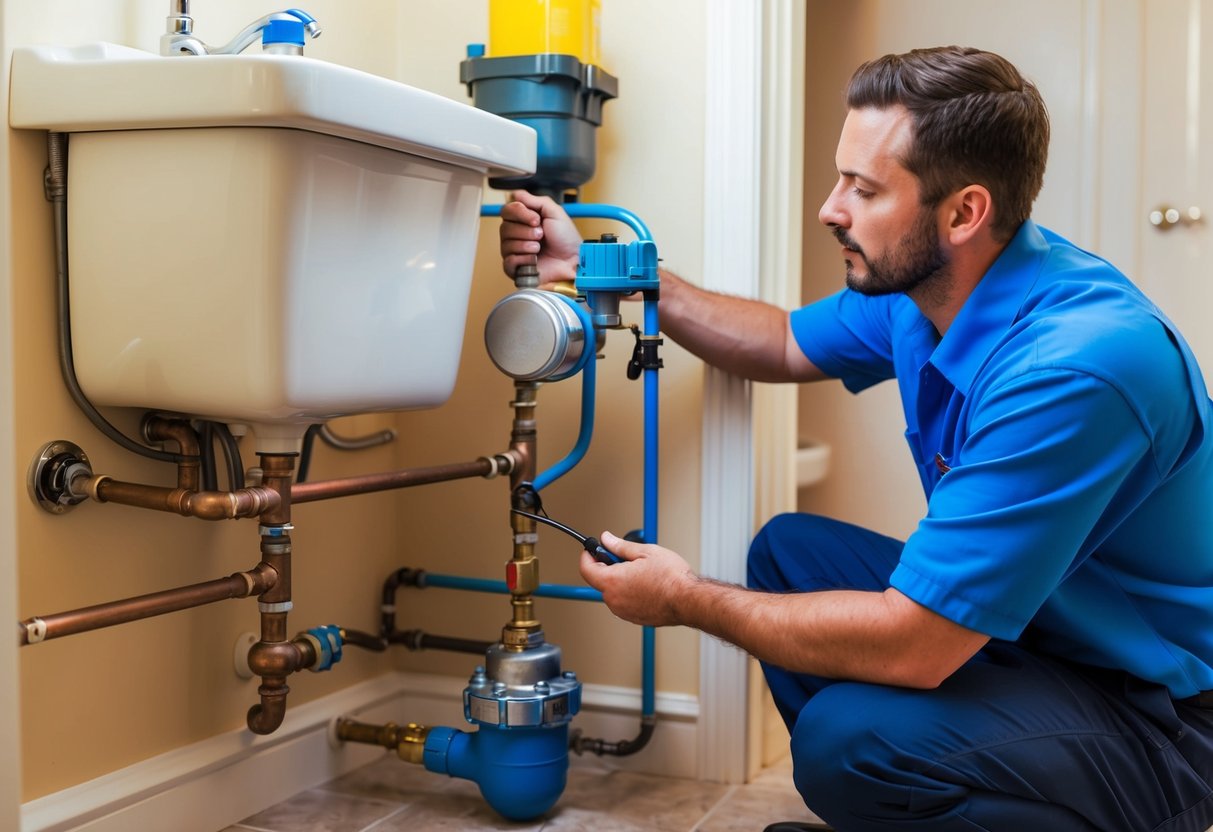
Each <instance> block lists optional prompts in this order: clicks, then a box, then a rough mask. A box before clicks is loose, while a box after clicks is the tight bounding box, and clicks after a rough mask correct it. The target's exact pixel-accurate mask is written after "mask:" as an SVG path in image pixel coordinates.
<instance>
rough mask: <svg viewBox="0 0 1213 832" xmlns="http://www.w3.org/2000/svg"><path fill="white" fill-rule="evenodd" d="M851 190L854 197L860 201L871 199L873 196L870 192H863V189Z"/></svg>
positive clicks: (853, 188)
mask: <svg viewBox="0 0 1213 832" xmlns="http://www.w3.org/2000/svg"><path fill="white" fill-rule="evenodd" d="M851 190H852V191H853V192H854V193H855V196H857V197H859V198H860V199H871V198H872V197H873V196H875V194H874V193H873V192H872V191H865V190H864V189H863V188H856V187H852V188H851Z"/></svg>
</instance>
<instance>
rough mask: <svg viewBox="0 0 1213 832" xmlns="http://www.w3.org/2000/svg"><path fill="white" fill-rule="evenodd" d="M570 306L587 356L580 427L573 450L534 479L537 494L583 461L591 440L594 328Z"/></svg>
mask: <svg viewBox="0 0 1213 832" xmlns="http://www.w3.org/2000/svg"><path fill="white" fill-rule="evenodd" d="M572 306H573V307H574V308H575V309H576V310H577V314H578V316H580V317H581V318H582V326H583V327H584V329H585V332H586V345H585V347H584V349H586V350H588V351H589V353H590V358H589V361H587V362H586V365H585V368H584V369H582V371H581V428H580V429H579V430H578V432H577V442H576V443H575V444H574V445H573V450H571V451H569V452H568V454H567V455H566V456H565V458H564V459H562V460H560V461H559V462H557V463H556V464H555V465H553V466H552V467H551V468H548V469H547V470H545V471H543V472H541V473H540V474H539V475H538V476H537V477H535V482H534V483H532V485H534V487H535V490H536V491H542V490H543V489H544V488H546V487H547V486H549V485H551V484H552V483H554V482H555V481H556V480H558V479H560V478H561V477H563V476H564V475H565V474H567V473H568V472H569V471H570V470H572V468H573V466H574V465H576V464H577V463H578V462H581V460H582V459H584V458H585V452H586V451H588V450H589V449H590V440H591V439H593V437H594V390H595V385H596V383H597V372H598V371H597V365H598V360H597V359H596V358H595V357H594V353H595V352H596V349H595V345H594V325H593V324H592V323H590V313H589V312H587V311H586V310H585V309H584V308H582V306H581V304H579V303H573V304H572Z"/></svg>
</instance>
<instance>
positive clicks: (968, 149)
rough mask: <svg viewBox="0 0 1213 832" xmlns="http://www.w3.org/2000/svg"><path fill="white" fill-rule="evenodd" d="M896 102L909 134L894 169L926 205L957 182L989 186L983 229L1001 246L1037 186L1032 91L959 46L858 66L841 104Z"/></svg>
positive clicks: (992, 59)
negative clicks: (987, 224)
mask: <svg viewBox="0 0 1213 832" xmlns="http://www.w3.org/2000/svg"><path fill="white" fill-rule="evenodd" d="M898 104H900V105H902V106H903V107H905V108H906V109H907V110H908V111H909V112H910V116H911V118H912V120H913V125H914V137H913V140H912V142H911V144H910V149H909V151H908V152H907V155H906V158H904V159H902V160H901V161H902V164H903V165H904V166H905V168H906V170H908V171H909V172H910V173H912V174H914V175H915V176H916V177H918V180H919V181H920V182H921V183H922V201H923V203H925V204H930V205H933V204H935V203H937V202H938V201H939V200H941V199H943V198H944V197H945V196H947V195H948V194H950V193H953V192H955V191H957V190H960V189H961V188H963V187H965V186H966V185H972V184H978V185H983V186H984V187H986V188H987V189H989V191H990V194H991V196H992V197H993V199H994V220H993V223H992V225H991V229H992V231H993V232H994V233H995V235H996V236H998V237H1000V238H1002V239H1010V237H1011V236H1012V235H1013V234H1014V233H1015V230H1016V229H1017V228H1019V226H1020V225H1021V224H1022V223H1023V221H1024V220H1026V219H1027V218H1028V216H1029V214H1031V211H1032V202H1033V201H1034V200H1035V199H1036V195H1037V194H1038V193H1040V186H1041V185H1042V184H1043V183H1044V174H1045V162H1046V160H1047V159H1048V154H1049V114H1048V111H1047V110H1046V109H1045V104H1044V100H1043V99H1042V98H1041V97H1040V92H1039V91H1038V90H1037V89H1036V85H1035V84H1033V83H1032V82H1031V81H1029V80H1027V79H1026V78H1024V77H1023V76H1022V75H1020V73H1019V70H1017V69H1016V68H1015V66H1014V65H1013V64H1012V63H1011V62H1010V61H1008V60H1007V59H1006V58H1003V57H1001V56H999V55H995V54H994V53H992V52H983V51H981V50H980V49H971V48H967V47H960V46H943V47H938V48H935V49H915V50H913V51H911V52H906V53H904V54H901V55H885V56H884V57H883V58H877V59H876V60H873V61H868V62H867V63H865V64H864V65H863V66H861V67H859V69H857V70H855V74H854V75H853V76H852V77H851V83H850V85H849V87H848V88H847V106H848V107H849V108H850V109H853V110H858V109H863V108H865V107H873V108H876V109H884V108H886V107H892V106H895V105H898Z"/></svg>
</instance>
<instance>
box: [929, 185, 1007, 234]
mask: <svg viewBox="0 0 1213 832" xmlns="http://www.w3.org/2000/svg"><path fill="white" fill-rule="evenodd" d="M993 222H994V200H993V198H992V197H991V196H990V191H989V190H988V189H987V188H986V187H985V186H984V185H966V186H965V187H963V188H961V189H960V190H959V191H956V192H955V193H953V194H952V195H951V196H949V197H946V198H945V199H944V200H943V202H942V203H941V204H940V233H942V234H944V235H945V236H946V237H947V240H948V242H949V243H950V244H951V245H953V246H962V245H964V244H965V243H967V242H969V240H971V239H973V237H974V236H975V235H976V234H977V233H978V232H981V231H985V232H986V233H989V229H990V227H991V225H992V224H993Z"/></svg>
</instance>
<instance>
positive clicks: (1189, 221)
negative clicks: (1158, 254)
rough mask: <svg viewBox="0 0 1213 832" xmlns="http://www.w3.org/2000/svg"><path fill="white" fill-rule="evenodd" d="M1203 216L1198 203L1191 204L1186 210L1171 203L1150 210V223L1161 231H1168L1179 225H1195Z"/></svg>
mask: <svg viewBox="0 0 1213 832" xmlns="http://www.w3.org/2000/svg"><path fill="white" fill-rule="evenodd" d="M1203 216H1204V214H1203V212H1202V211H1201V210H1200V208H1199V207H1198V206H1196V205H1192V206H1190V207H1189V208H1188V210H1186V211H1181V210H1179V209H1178V208H1174V207H1172V206H1170V205H1160V206H1158V207H1157V208H1155V209H1154V210H1153V211H1151V212H1150V225H1152V226H1154V227H1155V228H1157V229H1158V230H1159V231H1166V230H1168V229H1170V228H1173V227H1174V226H1177V225H1195V224H1197V223H1198V222H1200V221H1201V219H1202V218H1203Z"/></svg>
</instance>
